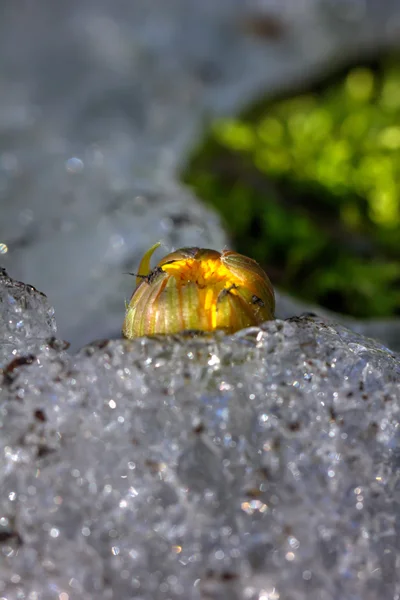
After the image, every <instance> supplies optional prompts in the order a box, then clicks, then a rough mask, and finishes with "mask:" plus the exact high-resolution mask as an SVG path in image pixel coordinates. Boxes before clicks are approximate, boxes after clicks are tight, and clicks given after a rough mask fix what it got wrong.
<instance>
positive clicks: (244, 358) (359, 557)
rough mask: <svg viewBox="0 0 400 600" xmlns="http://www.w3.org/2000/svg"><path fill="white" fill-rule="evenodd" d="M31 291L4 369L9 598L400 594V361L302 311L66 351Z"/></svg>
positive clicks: (1, 546) (2, 572)
mask: <svg viewBox="0 0 400 600" xmlns="http://www.w3.org/2000/svg"><path fill="white" fill-rule="evenodd" d="M5 282H6V284H5ZM2 284H3V290H4V287H6V286H9V287H10V286H11V289H12V290H14V289H15V286H14V284H13V283H12V282H11V280H9V279H6V278H5V276H3V278H2ZM16 285H17V287H18V285H21V284H16ZM6 289H7V288H6ZM29 290H31V288H26V291H23V290H22V292H21V294H20V297H19V298H18V299H17V302H16V304H17V306H19V307H20V306H24V305H25V304H29V302H28V299H27V294H28V296H29V294H32V296H29V298H32V302H35V303H36V304H35V309H29V307H27V308H26V310H25V309H23V310H22V309H21V314H22V321H23V324H22V325H21V327H20V328H19V329H17V330H15V333H14V329H13V330H12V331H13V333H10V334H7V331H9V330H8V329H7V328H6V330H5V331H6V335H9V337H10V340H11V345H15V348H10V346H7V348H8V352H10V350H11V353H10V354H9V358H10V361H11V362H10V363H8V364H4V367H3V370H2V372H1V374H0V429H1V432H0V557H1V558H0V597H1V598H6V599H7V600H17V599H29V600H82V599H85V600H103V599H104V600H114V599H115V600H125V599H126V600H127V599H137V600H139V599H140V600H167V599H168V600H178V599H182V600H188V599H190V600H191V599H193V600H231V599H234V600H277V599H280V600H283V599H284V600H338V599H340V600H377V599H378V598H382V599H385V600H386V599H387V600H389V599H395V598H397V597H398V595H399V593H400V575H399V573H400V570H399V539H400V536H399V517H398V514H399V504H398V490H399V485H400V478H399V477H400V475H399V469H398V460H399V450H398V449H399V446H400V444H399V442H400V440H399V432H400V430H399V418H400V414H399V413H400V410H399V405H400V392H399V388H400V385H399V384H400V360H399V356H398V355H396V354H395V353H393V352H391V351H389V350H387V349H386V348H385V347H383V346H381V345H379V344H377V343H376V342H374V341H372V340H370V339H367V338H364V337H362V336H360V335H357V334H354V333H352V332H350V331H349V330H347V329H345V328H344V327H341V326H338V325H336V324H334V323H332V322H329V321H324V320H322V319H318V318H315V317H311V316H304V317H300V318H294V319H289V320H287V321H279V320H277V321H272V322H268V323H266V324H265V325H264V326H262V327H260V328H252V329H248V330H243V331H241V332H239V333H237V334H236V335H234V336H224V335H221V334H219V333H217V334H215V335H212V336H211V335H210V336H209V335H206V336H200V337H197V338H195V337H190V336H188V335H179V336H168V337H161V338H153V339H147V338H143V339H138V340H136V341H132V342H128V341H125V340H111V341H109V340H104V341H100V342H97V343H94V344H92V345H89V346H87V347H85V348H83V349H82V350H81V351H80V352H79V353H78V354H76V355H75V356H70V355H68V354H67V353H66V352H65V350H64V348H63V346H62V344H61V343H59V342H57V341H56V340H54V338H52V339H51V340H49V339H48V338H47V339H46V336H53V335H54V322H53V320H52V317H51V313H49V312H48V311H49V309H48V305H47V302H46V300H45V299H44V298H43V297H42V296H41V295H37V296H36V295H35V294H34V293H33V292H30V291H29ZM11 295H12V297H15V292H14V291H13V293H12V294H11ZM1 298H2V303H3V304H4V300H3V298H4V291H3V292H2V295H1ZM29 301H31V300H29ZM5 306H6V313H5V314H6V315H11V317H10V321H13V319H14V316H13V315H14V312H13V310H16V309H12V310H11V312H10V309H9V307H8V305H7V304H6V305H5ZM2 309H3V307H2ZM3 314H4V313H3ZM2 316H3V315H2ZM2 328H3V329H4V322H3V321H2ZM3 329H2V336H1V340H2V344H3V339H4V334H3ZM33 339H36V342H35V345H34V344H33V341H32V340H33ZM10 340H9V342H7V343H8V344H9V343H10ZM6 345H7V344H6ZM2 350H3V347H2Z"/></svg>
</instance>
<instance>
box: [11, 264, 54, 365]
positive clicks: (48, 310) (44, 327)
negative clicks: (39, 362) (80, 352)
mask: <svg viewBox="0 0 400 600" xmlns="http://www.w3.org/2000/svg"><path fill="white" fill-rule="evenodd" d="M53 315H54V309H53V308H52V307H51V306H50V305H49V303H48V302H47V299H46V296H45V295H44V294H42V293H41V292H39V291H38V290H36V289H35V288H34V287H32V286H31V285H26V284H24V283H21V282H19V281H14V280H13V279H11V278H10V277H8V275H7V273H6V272H5V270H4V269H1V268H0V368H1V367H2V366H4V364H6V363H7V362H9V361H10V360H11V359H12V358H13V357H14V358H15V357H18V356H19V355H20V354H25V355H26V354H29V353H30V352H33V351H35V349H37V347H38V346H40V345H41V344H42V343H43V341H44V340H45V339H49V338H50V339H51V338H52V337H55V334H56V323H55V320H54V317H53Z"/></svg>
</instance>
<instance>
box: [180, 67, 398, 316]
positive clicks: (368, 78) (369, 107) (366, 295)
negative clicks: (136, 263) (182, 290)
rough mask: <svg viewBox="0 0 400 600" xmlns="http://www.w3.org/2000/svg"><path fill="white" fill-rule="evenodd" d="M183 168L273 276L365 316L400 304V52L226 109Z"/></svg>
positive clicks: (241, 246) (243, 248)
mask: <svg viewBox="0 0 400 600" xmlns="http://www.w3.org/2000/svg"><path fill="white" fill-rule="evenodd" d="M184 180H185V181H186V182H187V183H188V184H189V185H191V186H193V187H194V189H195V190H196V193H197V194H198V195H199V196H200V197H202V198H203V199H204V200H205V201H207V202H209V203H211V204H212V205H213V206H215V207H216V208H217V209H218V210H219V211H220V213H221V214H222V216H223V218H224V220H225V222H226V225H227V227H228V230H229V231H230V232H231V235H232V237H233V240H234V242H235V247H236V249H237V250H239V251H240V252H243V253H245V254H248V255H250V256H253V257H254V258H255V259H256V260H258V261H259V262H260V263H261V264H262V265H263V266H264V267H265V268H266V270H267V272H268V273H270V275H271V278H272V280H273V281H274V282H275V283H278V284H280V285H281V286H283V287H286V289H288V290H289V291H291V292H292V293H294V294H297V295H298V296H300V297H302V298H304V299H307V300H309V301H311V302H315V303H320V304H322V305H325V306H327V307H328V308H330V309H333V310H336V311H339V312H345V313H348V314H352V315H354V316H358V317H369V316H390V315H395V314H400V64H399V63H398V62H390V63H386V64H385V65H383V66H381V67H380V68H379V69H375V70H372V69H371V68H364V67H362V68H355V69H351V70H350V71H348V72H347V73H346V74H345V75H344V76H342V77H341V78H340V79H339V80H336V81H335V82H334V83H329V84H327V85H325V86H324V87H322V86H319V88H318V89H316V90H315V91H313V92H310V93H307V94H301V95H299V96H295V97H293V98H289V99H287V98H286V99H281V100H277V101H275V102H267V103H259V105H258V106H257V107H255V108H253V109H251V110H250V111H249V112H248V113H247V114H245V115H244V116H242V117H239V118H237V119H224V120H220V121H218V122H216V123H214V125H213V126H212V130H211V133H210V135H209V137H208V138H207V140H206V141H205V143H204V144H203V145H202V147H201V148H200V150H199V151H198V152H197V153H196V155H195V156H194V157H193V159H192V161H191V164H190V166H189V168H188V170H187V172H186V173H185V175H184Z"/></svg>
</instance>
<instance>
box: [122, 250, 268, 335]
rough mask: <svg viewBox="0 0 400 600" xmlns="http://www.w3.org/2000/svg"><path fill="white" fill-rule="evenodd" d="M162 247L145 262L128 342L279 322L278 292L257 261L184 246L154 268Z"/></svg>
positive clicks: (128, 320) (126, 327) (127, 326)
mask: <svg viewBox="0 0 400 600" xmlns="http://www.w3.org/2000/svg"><path fill="white" fill-rule="evenodd" d="M159 245H160V244H159V243H158V244H155V245H154V246H152V248H150V249H149V250H148V251H147V252H146V254H145V255H144V257H143V259H142V261H141V263H140V266H139V272H138V275H137V279H136V289H135V291H134V292H133V294H132V297H131V300H130V302H129V305H128V306H127V310H126V315H125V321H124V324H123V329H122V333H123V335H124V336H125V337H126V338H134V337H140V336H144V335H155V334H167V333H177V332H178V331H185V330H197V331H214V330H216V329H222V330H224V331H225V332H226V333H233V332H235V331H238V330H239V329H243V328H244V327H250V326H252V325H259V324H260V323H262V322H263V321H267V320H270V319H273V318H274V308H275V299H274V291H273V288H272V285H271V283H270V281H269V279H268V277H267V275H266V274H265V273H264V271H263V269H262V268H261V267H260V266H259V265H258V264H257V263H256V261H254V260H252V259H251V258H247V257H246V256H243V255H241V254H238V253H237V252H233V251H231V250H227V251H224V252H222V253H220V252H217V251H216V250H207V249H202V248H182V249H180V250H176V251H175V252H172V253H171V254H168V255H167V256H165V257H164V258H163V259H162V260H160V262H159V263H158V264H157V266H156V267H155V268H154V269H151V268H150V259H151V256H152V254H153V252H154V251H155V250H156V248H158V246H159Z"/></svg>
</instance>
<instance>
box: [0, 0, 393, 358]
mask: <svg viewBox="0 0 400 600" xmlns="http://www.w3.org/2000/svg"><path fill="white" fill-rule="evenodd" d="M399 23H400V4H399V2H398V0H379V1H377V0H301V1H299V0H279V1H278V0H248V1H243V2H241V1H238V0H218V1H215V0H201V1H199V0H168V2H166V0H131V1H129V2H127V1H126V0H112V1H108V0H69V1H68V2H54V0H41V1H40V2H33V3H30V2H25V3H23V6H20V5H19V3H16V2H4V3H3V5H2V9H1V18H0V55H1V64H0V86H1V90H2V93H1V95H0V214H1V219H0V253H1V252H4V251H6V250H7V248H8V252H6V253H5V254H4V255H1V259H2V264H3V265H4V266H5V267H6V268H7V269H8V271H9V272H10V273H11V274H12V275H13V277H15V278H18V279H21V280H22V281H29V282H32V284H33V285H35V287H37V288H38V289H41V290H43V291H44V292H45V293H46V294H47V296H48V297H49V300H50V302H51V304H52V305H53V306H54V307H55V309H56V311H57V319H58V326H59V330H60V335H61V337H63V338H65V339H68V340H69V341H70V342H72V343H73V345H74V346H75V347H77V346H79V345H81V344H83V343H88V342H91V341H92V340H93V339H95V338H96V337H104V336H106V337H109V336H110V335H117V334H118V331H119V329H120V323H121V312H123V306H124V305H123V302H124V299H128V298H129V296H130V294H131V292H132V280H131V279H130V278H129V277H128V276H126V275H124V272H126V271H132V270H134V269H135V268H136V267H137V264H138V261H139V259H140V257H141V255H142V254H143V252H144V251H145V250H146V249H147V248H148V247H149V246H150V245H152V244H153V243H155V242H156V241H157V240H158V239H163V240H164V243H165V253H167V252H168V251H169V250H170V249H171V248H172V247H182V246H184V245H198V246H200V247H212V248H216V249H218V250H221V249H222V248H223V246H224V245H225V243H226V236H225V234H224V233H223V231H222V229H221V227H220V224H219V221H218V219H217V218H216V217H215V215H214V214H213V213H212V212H209V211H207V210H206V209H205V208H204V207H203V206H201V204H200V203H199V201H198V200H197V199H196V198H195V197H194V196H193V195H192V194H190V193H189V192H188V191H187V190H185V189H184V188H182V186H180V185H179V170H180V169H181V168H182V167H183V166H184V164H185V162H186V160H187V157H188V153H189V152H190V150H191V148H193V146H194V144H195V143H196V142H197V140H198V139H199V136H200V135H201V134H202V132H203V131H204V128H205V126H206V125H207V124H208V122H209V120H210V119H211V118H212V117H214V116H216V115H221V114H228V113H232V112H233V111H236V110H238V109H239V108H241V107H243V106H244V105H245V104H247V103H248V102H250V100H252V99H253V98H254V96H255V95H256V94H258V93H259V92H260V91H261V90H262V91H263V92H266V93H271V94H272V93H275V92H276V91H280V90H282V89H284V88H285V89H286V88H287V89H289V88H290V87H291V86H292V85H297V84H298V83H302V84H306V83H307V81H309V80H310V79H312V78H313V76H315V75H321V74H322V73H326V71H327V69H331V68H332V67H333V66H335V65H337V64H338V63H343V62H346V61H348V60H351V58H353V57H355V56H357V57H362V56H364V55H365V54H366V53H371V52H372V53H373V52H374V51H376V50H377V49H380V48H382V47H383V46H384V47H389V48H393V47H394V46H397V47H398V45H399V39H400V37H399V35H398V31H399Z"/></svg>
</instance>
